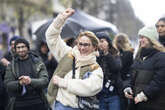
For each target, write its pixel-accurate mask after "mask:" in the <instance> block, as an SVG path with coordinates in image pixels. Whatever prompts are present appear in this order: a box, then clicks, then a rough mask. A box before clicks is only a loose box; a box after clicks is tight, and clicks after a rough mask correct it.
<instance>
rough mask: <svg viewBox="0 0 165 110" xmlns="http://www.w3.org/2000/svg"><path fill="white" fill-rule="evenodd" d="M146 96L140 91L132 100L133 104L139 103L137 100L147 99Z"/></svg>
mask: <svg viewBox="0 0 165 110" xmlns="http://www.w3.org/2000/svg"><path fill="white" fill-rule="evenodd" d="M147 100H148V99H147V97H146V95H145V94H144V93H143V92H140V93H139V94H137V95H136V97H135V99H134V101H135V104H137V103H139V102H143V101H145V102H146V101H147Z"/></svg>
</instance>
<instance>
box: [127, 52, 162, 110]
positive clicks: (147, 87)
mask: <svg viewBox="0 0 165 110" xmlns="http://www.w3.org/2000/svg"><path fill="white" fill-rule="evenodd" d="M132 70H133V71H132V80H131V81H129V83H127V86H132V88H133V91H134V94H135V96H136V95H137V94H138V93H140V92H141V91H143V92H144V94H145V95H146V96H147V98H148V100H147V102H140V103H139V104H137V110H164V109H165V94H164V93H165V53H162V52H158V51H157V50H155V49H152V50H150V52H149V51H148V52H146V54H143V56H142V57H141V60H136V61H134V63H133V65H132Z"/></svg>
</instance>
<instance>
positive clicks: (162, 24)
mask: <svg viewBox="0 0 165 110" xmlns="http://www.w3.org/2000/svg"><path fill="white" fill-rule="evenodd" d="M155 26H156V29H157V31H158V33H159V42H160V43H161V44H163V45H164V46H165V17H162V18H160V19H159V20H158V21H157V23H156V25H155Z"/></svg>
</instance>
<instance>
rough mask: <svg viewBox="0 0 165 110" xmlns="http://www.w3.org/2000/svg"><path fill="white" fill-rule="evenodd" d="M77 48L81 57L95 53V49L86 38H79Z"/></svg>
mask: <svg viewBox="0 0 165 110" xmlns="http://www.w3.org/2000/svg"><path fill="white" fill-rule="evenodd" d="M77 46H78V49H79V51H80V54H81V55H82V56H87V55H89V54H90V53H92V52H94V51H95V47H94V46H93V45H92V42H91V40H90V39H89V38H88V37H87V36H82V37H80V38H79V39H78V44H77Z"/></svg>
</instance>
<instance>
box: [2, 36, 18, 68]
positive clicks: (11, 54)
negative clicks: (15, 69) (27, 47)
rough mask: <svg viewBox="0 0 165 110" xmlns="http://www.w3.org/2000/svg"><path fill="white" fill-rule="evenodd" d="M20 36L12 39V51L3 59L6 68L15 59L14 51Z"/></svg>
mask: <svg viewBox="0 0 165 110" xmlns="http://www.w3.org/2000/svg"><path fill="white" fill-rule="evenodd" d="M18 38H19V36H13V37H12V38H11V39H10V42H9V44H10V51H9V52H7V53H5V55H4V57H3V58H2V59H1V62H2V64H3V65H4V66H5V67H6V66H7V65H8V64H10V61H11V60H12V59H13V56H14V55H15V49H14V44H15V40H17V39H18Z"/></svg>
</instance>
